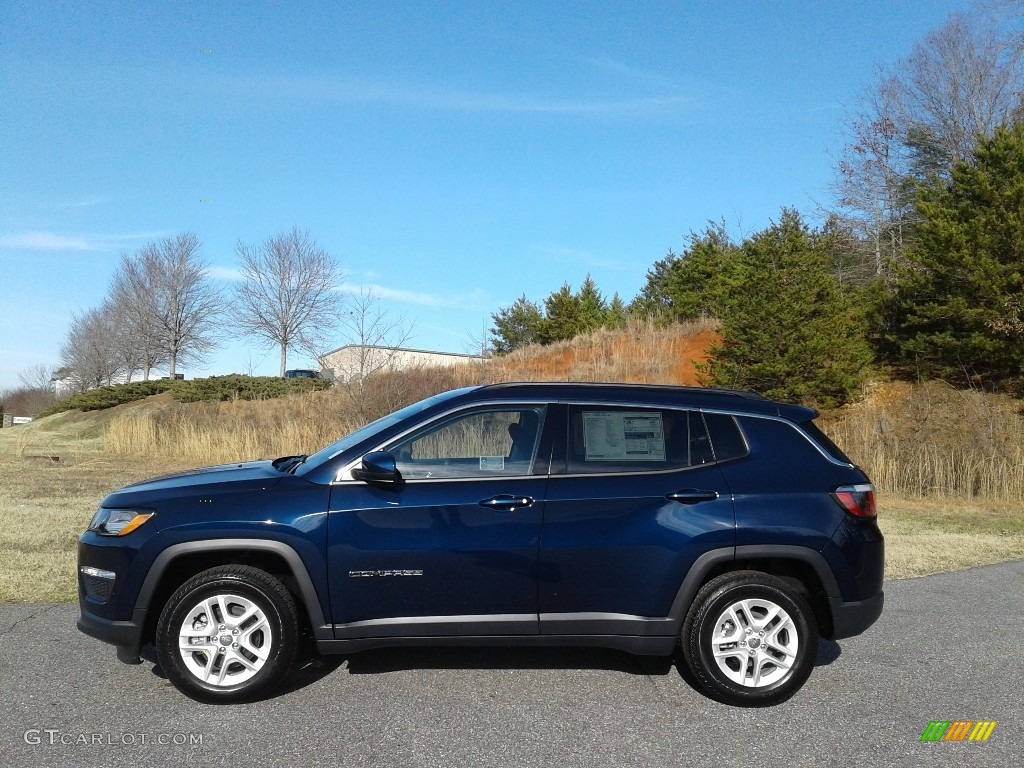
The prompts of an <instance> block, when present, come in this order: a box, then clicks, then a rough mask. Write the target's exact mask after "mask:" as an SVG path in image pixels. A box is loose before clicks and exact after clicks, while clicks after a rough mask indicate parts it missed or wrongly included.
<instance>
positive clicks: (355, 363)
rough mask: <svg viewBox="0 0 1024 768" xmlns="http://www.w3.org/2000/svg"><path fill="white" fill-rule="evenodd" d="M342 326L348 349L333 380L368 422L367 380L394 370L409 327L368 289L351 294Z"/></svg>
mask: <svg viewBox="0 0 1024 768" xmlns="http://www.w3.org/2000/svg"><path fill="white" fill-rule="evenodd" d="M341 324H342V326H343V328H344V333H345V336H346V338H347V340H348V342H349V345H350V346H349V349H348V350H347V352H348V355H347V356H346V357H345V358H344V359H342V360H341V362H340V363H339V365H338V367H337V368H336V369H335V376H336V378H337V379H338V381H341V382H344V383H345V386H346V387H347V389H348V392H349V395H350V396H351V397H352V400H353V402H354V404H355V406H356V410H357V411H358V412H359V415H360V416H361V417H363V418H367V416H368V412H369V408H368V405H369V403H368V395H369V392H370V387H368V379H369V378H370V377H372V376H374V375H375V374H378V373H382V372H384V371H390V370H394V368H395V367H396V365H397V363H398V361H399V359H400V356H401V354H402V349H401V348H402V347H403V346H404V345H405V344H406V343H407V342H408V341H409V338H410V337H411V336H412V324H411V323H410V322H408V321H407V320H406V319H405V318H404V317H398V318H394V317H391V316H390V315H389V314H388V313H387V311H386V310H385V309H384V308H383V307H382V306H381V302H380V299H379V298H377V297H376V296H375V295H374V294H373V291H371V290H369V289H363V290H360V291H359V293H358V294H352V298H351V300H350V303H349V309H348V311H347V312H345V314H344V315H343V316H342V321H341Z"/></svg>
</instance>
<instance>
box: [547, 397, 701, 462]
mask: <svg viewBox="0 0 1024 768" xmlns="http://www.w3.org/2000/svg"><path fill="white" fill-rule="evenodd" d="M568 454H569V455H568V467H567V470H568V472H569V473H570V474H579V473H597V472H601V473H608V472H616V473H618V472H639V471H662V470H670V469H683V468H686V467H692V466H697V465H700V464H706V463H709V462H711V461H714V457H713V454H712V452H711V446H710V443H709V441H708V434H707V430H706V429H705V427H704V420H703V419H702V418H701V414H700V413H698V412H696V411H679V410H674V409H671V408H630V407H617V406H585V405H574V406H571V407H570V409H569V434H568Z"/></svg>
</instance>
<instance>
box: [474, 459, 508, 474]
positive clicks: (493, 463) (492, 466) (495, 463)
mask: <svg viewBox="0 0 1024 768" xmlns="http://www.w3.org/2000/svg"><path fill="white" fill-rule="evenodd" d="M504 468H505V457H504V456H481V457H480V469H483V470H491V471H494V470H502V469H504Z"/></svg>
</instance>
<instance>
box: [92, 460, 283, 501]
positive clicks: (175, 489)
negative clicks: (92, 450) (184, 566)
mask: <svg viewBox="0 0 1024 768" xmlns="http://www.w3.org/2000/svg"><path fill="white" fill-rule="evenodd" d="M282 477H284V475H283V474H282V473H281V472H278V471H277V470H276V469H274V467H273V464H272V462H270V461H269V460H268V461H248V462H243V463H241V464H220V465H218V466H215V467H200V468H199V469H189V470H186V471H184V472H177V473H175V474H173V475H166V476H164V477H157V478H153V479H152V480H143V481H142V482H139V483H134V484H132V485H128V486H125V487H124V488H121V489H120V490H117V491H114V492H113V493H111V494H110V495H109V496H107V498H105V499H104V500H103V504H102V506H104V507H118V506H130V505H133V504H143V503H145V502H146V501H147V500H148V499H149V498H168V497H177V496H185V495H189V494H192V493H198V492H201V491H202V490H203V489H205V488H208V487H209V486H212V485H216V486H225V485H228V484H230V486H231V489H232V490H233V491H242V490H249V489H259V488H269V487H270V486H272V485H276V484H277V483H278V482H280V480H281V478H282Z"/></svg>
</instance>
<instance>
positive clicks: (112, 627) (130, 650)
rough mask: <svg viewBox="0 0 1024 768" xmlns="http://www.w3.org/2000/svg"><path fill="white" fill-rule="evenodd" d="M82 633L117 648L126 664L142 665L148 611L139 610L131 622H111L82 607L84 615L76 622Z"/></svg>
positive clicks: (119, 656)
mask: <svg viewBox="0 0 1024 768" xmlns="http://www.w3.org/2000/svg"><path fill="white" fill-rule="evenodd" d="M75 625H76V626H77V627H78V630H79V631H80V632H84V633H85V634H87V635H89V636H90V637H95V638H96V639H97V640H102V641H103V642H105V643H110V644H111V645H114V646H116V647H117V658H118V660H120V661H123V662H124V663H125V664H141V663H142V659H140V658H139V650H140V648H141V646H142V628H143V627H144V626H145V625H146V610H145V609H144V608H137V609H135V611H133V613H132V618H131V620H130V621H111V620H110V619H104V618H102V617H100V616H95V615H93V614H91V613H89V611H88V610H86V607H85V606H84V605H83V606H82V613H81V615H80V616H79V617H78V621H77V622H75Z"/></svg>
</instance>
